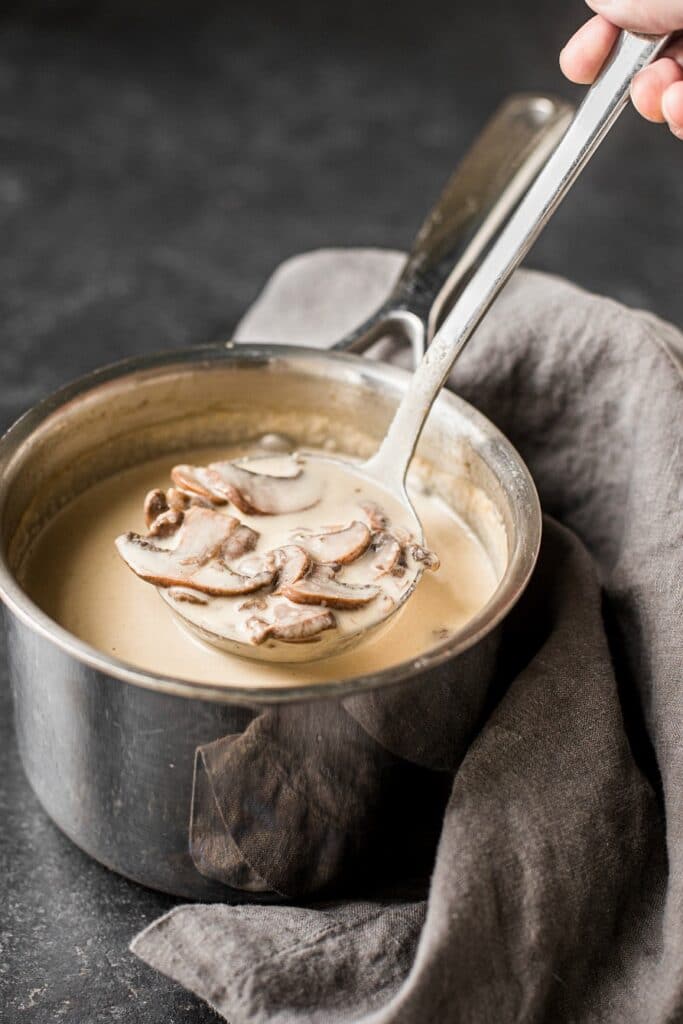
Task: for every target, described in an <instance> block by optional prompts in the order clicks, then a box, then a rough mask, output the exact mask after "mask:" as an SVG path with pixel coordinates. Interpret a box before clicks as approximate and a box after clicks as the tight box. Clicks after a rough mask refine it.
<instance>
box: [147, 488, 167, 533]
mask: <svg viewBox="0 0 683 1024" xmlns="http://www.w3.org/2000/svg"><path fill="white" fill-rule="evenodd" d="M164 512H168V501H167V500H166V495H165V493H164V492H163V491H162V490H161V488H160V487H155V488H154V490H153V491H150V492H149V494H148V495H147V496H146V498H145V504H144V513H145V522H146V524H147V526H148V527H149V526H151V525H152V523H153V522H154V520H155V519H158V518H159V516H161V515H163V514H164Z"/></svg>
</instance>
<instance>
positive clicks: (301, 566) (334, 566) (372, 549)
mask: <svg viewBox="0 0 683 1024" xmlns="http://www.w3.org/2000/svg"><path fill="white" fill-rule="evenodd" d="M171 481H172V486H171V487H169V488H168V489H167V490H166V491H164V490H163V489H161V488H156V489H154V490H152V491H150V492H149V493H148V494H147V496H146V498H145V505H144V508H145V519H146V522H147V527H148V532H147V533H146V534H144V535H143V534H139V533H136V532H134V531H129V532H128V533H126V534H122V535H121V536H120V537H118V538H117V539H116V546H117V548H118V551H119V554H120V555H121V557H122V558H123V560H124V561H125V562H126V564H127V565H128V568H129V569H131V570H132V571H133V572H134V573H135V574H136V575H137V576H139V577H140V579H143V580H145V581H146V582H147V583H149V584H151V585H154V586H156V587H158V588H159V593H160V594H161V596H162V597H163V598H164V600H165V601H166V602H167V603H168V604H169V606H170V607H171V608H172V609H173V610H174V611H175V612H176V614H177V615H179V616H180V618H181V619H182V620H183V621H184V622H186V623H187V624H188V626H189V627H190V628H192V629H194V630H195V631H196V632H198V633H199V635H200V636H201V638H202V639H204V640H207V641H209V642H211V643H214V644H217V645H218V646H220V647H222V648H224V649H226V650H228V651H231V652H232V653H237V654H242V655H243V656H245V657H255V658H258V659H267V660H270V661H309V660H314V659H317V658H321V657H326V656H328V655H329V654H330V653H332V652H334V653H338V652H340V651H341V650H342V649H344V647H349V646H351V645H352V644H353V643H357V642H358V641H359V640H361V639H363V640H364V639H367V638H368V633H369V632H370V631H371V630H375V629H376V628H377V627H378V626H379V625H380V624H383V623H384V622H385V621H386V619H387V618H388V617H389V616H391V615H393V614H395V613H396V611H397V610H399V609H400V608H401V605H402V603H403V602H404V601H405V600H407V599H409V598H410V597H411V595H412V593H413V591H414V588H415V586H416V585H419V581H420V578H421V576H422V573H423V571H424V570H425V569H433V570H435V571H436V570H437V569H438V566H439V561H438V557H437V556H436V555H435V554H434V553H433V552H431V551H429V550H428V549H427V548H425V546H424V544H423V542H422V538H421V536H420V535H419V533H418V534H417V535H416V534H415V532H414V531H415V529H416V526H415V524H414V523H413V521H412V517H411V516H410V514H409V512H408V511H407V510H406V509H405V507H404V506H403V505H402V504H401V503H400V502H398V501H397V500H396V499H395V497H394V496H393V495H391V494H390V493H389V492H387V491H386V490H384V489H382V488H381V487H379V486H378V485H377V484H375V482H374V481H369V480H367V479H366V478H364V477H363V476H362V475H361V474H358V473H355V472H354V466H353V463H351V462H341V461H340V460H337V459H334V460H332V459H330V458H328V457H326V456H325V455H321V454H320V453H313V452H312V453H302V452H300V453H292V454H289V453H288V454H283V455H263V454H262V453H259V454H257V455H250V456H248V457H246V458H241V459H238V460H225V459H223V460H221V461H219V462H212V463H210V464H209V465H208V466H193V465H187V464H184V465H183V464H179V465H176V466H174V467H173V469H172V470H171Z"/></svg>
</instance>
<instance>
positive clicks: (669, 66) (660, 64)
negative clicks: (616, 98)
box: [631, 57, 683, 124]
mask: <svg viewBox="0 0 683 1024" xmlns="http://www.w3.org/2000/svg"><path fill="white" fill-rule="evenodd" d="M681 81H683V68H682V67H681V66H680V64H678V63H677V62H676V61H675V60H672V59H671V58H670V57H662V58H661V59H660V60H657V61H655V63H654V64H651V65H650V67H649V68H645V70H644V71H641V72H640V74H638V75H636V77H635V78H634V79H633V83H632V85H631V99H632V100H633V104H634V106H635V108H636V110H637V111H638V113H639V114H642V115H643V117H645V118H647V120H648V121H657V122H659V123H660V124H661V123H662V122H663V121H665V120H667V118H666V117H665V115H664V113H663V111H662V99H663V97H664V93H665V92H666V90H667V89H668V88H669V87H670V86H671V85H674V84H675V83H677V82H681Z"/></svg>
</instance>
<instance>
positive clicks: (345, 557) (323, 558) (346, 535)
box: [292, 519, 370, 565]
mask: <svg viewBox="0 0 683 1024" xmlns="http://www.w3.org/2000/svg"><path fill="white" fill-rule="evenodd" d="M292 539H293V540H295V541H296V543H297V544H300V545H301V547H303V548H305V549H306V551H308V553H309V555H311V557H312V558H314V559H315V561H316V562H322V563H324V564H327V565H329V564H330V563H336V564H338V565H347V564H348V563H349V562H354V561H355V560H356V559H357V558H360V556H361V555H362V554H363V552H364V551H365V550H366V548H367V546H368V544H369V543H370V531H369V530H368V528H367V526H366V525H365V523H361V522H359V521H358V520H357V519H356V520H354V521H353V522H352V523H351V524H350V526H345V527H342V528H341V529H339V530H336V529H331V530H327V531H323V532H322V533H313V534H310V536H308V535H306V534H303V533H297V534H294V536H293V538H292Z"/></svg>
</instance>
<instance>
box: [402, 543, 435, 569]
mask: <svg viewBox="0 0 683 1024" xmlns="http://www.w3.org/2000/svg"><path fill="white" fill-rule="evenodd" d="M407 551H408V554H409V555H410V557H411V558H412V559H413V561H414V562H419V563H420V565H422V567H423V568H424V569H432V570H433V571H434V572H436V570H437V569H438V568H439V566H440V565H441V561H440V559H439V556H438V555H437V554H436V553H435V552H434V551H430V550H429V548H425V547H423V546H422V544H408V545H407Z"/></svg>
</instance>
